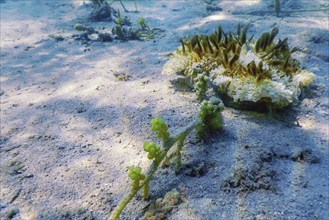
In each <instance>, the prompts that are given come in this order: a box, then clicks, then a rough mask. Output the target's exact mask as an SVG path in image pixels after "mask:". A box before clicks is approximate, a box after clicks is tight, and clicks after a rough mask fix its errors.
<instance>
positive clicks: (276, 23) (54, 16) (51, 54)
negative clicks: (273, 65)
mask: <svg viewBox="0 0 329 220" xmlns="http://www.w3.org/2000/svg"><path fill="white" fill-rule="evenodd" d="M125 5H126V7H127V8H128V9H130V10H133V9H134V3H133V2H126V3H125ZM0 7H1V11H0V12H1V76H0V77H1V78H0V83H1V89H0V98H1V137H0V153H1V155H0V171H1V176H0V188H1V193H0V219H7V218H12V219H107V218H108V216H109V215H110V213H111V211H112V210H113V209H114V207H115V206H116V205H117V204H118V203H119V201H120V200H121V199H122V198H123V197H124V196H125V195H127V194H128V192H129V190H130V184H131V183H130V180H129V178H128V175H127V173H128V168H129V167H130V166H132V165H139V166H141V167H142V168H143V169H144V170H145V169H147V167H148V166H149V164H150V161H149V160H148V159H147V157H146V153H145V152H144V151H143V143H144V141H151V140H155V139H156V136H155V134H154V133H152V132H151V131H150V120H151V119H152V118H154V117H162V118H163V119H164V120H166V121H167V123H168V124H169V126H170V130H171V131H173V132H174V133H175V131H177V130H178V129H180V128H181V127H184V126H186V125H187V124H188V123H189V122H190V121H192V120H193V119H194V118H195V117H196V115H197V113H198V106H199V104H198V102H197V101H196V97H195V94H194V93H192V92H189V91H180V90H179V89H177V88H175V87H174V86H173V84H172V83H171V81H172V80H173V79H175V78H176V77H177V76H165V75H161V71H162V67H163V66H164V64H165V62H166V61H167V60H168V58H167V57H166V55H167V54H168V53H170V52H172V51H175V49H176V48H177V47H178V46H179V42H178V39H179V38H184V37H185V36H186V35H193V34H210V33H213V32H214V31H215V28H217V26H218V25H222V27H223V28H224V30H226V31H235V30H236V26H237V24H238V23H241V24H247V23H250V24H251V25H250V30H249V34H250V35H251V34H254V35H255V37H259V36H260V35H261V34H262V33H263V32H266V31H270V30H271V29H272V28H274V27H278V28H279V29H280V33H279V36H278V37H279V38H281V39H283V38H285V37H288V38H289V44H290V45H292V46H298V47H299V48H300V50H299V51H298V52H297V53H296V54H295V57H296V58H297V59H299V60H300V61H301V64H302V66H304V67H305V68H307V69H308V70H310V71H312V72H314V73H315V74H316V75H317V80H316V81H315V82H314V83H313V84H312V85H311V87H310V89H308V90H307V91H305V94H303V97H302V99H301V101H300V103H299V105H297V106H294V107H292V108H291V109H289V110H288V111H286V112H284V113H283V114H282V118H281V119H282V120H279V119H278V118H271V117H268V116H266V114H252V113H248V112H244V111H240V110H235V109H232V108H226V109H225V110H224V111H223V117H224V120H225V126H224V129H223V131H221V132H219V133H217V134H215V135H212V136H210V137H209V138H208V139H207V140H206V141H203V142H200V141H198V140H197V139H196V138H195V134H191V135H190V137H189V138H188V140H187V142H186V146H185V148H184V150H183V158H182V159H183V168H182V172H181V173H179V174H178V175H176V174H175V172H174V171H173V170H172V169H171V168H164V169H161V170H160V171H159V172H158V173H157V174H156V175H155V177H154V179H153V181H152V183H151V192H150V193H151V200H150V201H143V200H142V199H141V198H140V197H137V198H136V199H134V200H133V201H132V202H131V203H130V204H129V205H128V207H127V208H126V210H125V212H124V213H123V214H122V219H134V218H136V217H140V216H141V215H142V214H143V212H144V209H143V208H145V207H146V206H147V205H148V204H150V202H154V200H156V198H159V197H163V196H164V195H165V193H166V192H168V191H170V190H171V189H173V188H176V189H177V190H178V191H179V192H180V195H181V196H180V197H181V198H180V203H179V204H177V206H175V207H174V208H173V209H172V211H171V212H170V213H168V214H167V218H168V219H177V220H194V219H195V220H196V219H202V220H203V219H214V220H217V219H232V220H235V219H299V220H302V219H305V220H306V219H328V216H329V193H328V192H329V149H328V147H329V146H328V143H329V142H328V137H329V133H328V131H329V128H328V118H329V112H328V105H329V104H328V94H329V93H328V91H329V90H328V85H329V84H328V83H329V82H328V76H329V51H328V50H329V49H328V48H329V47H328V46H329V45H328V44H329V35H328V30H329V26H328V25H329V24H328V11H327V12H325V11H324V12H312V11H310V12H294V13H283V14H282V15H281V16H280V17H276V16H275V14H274V13H271V11H273V2H272V1H261V0H253V1H214V2H212V3H206V2H204V1H137V8H138V11H139V12H138V13H133V12H129V13H124V12H123V10H122V8H121V6H120V4H119V3H118V2H115V3H114V4H113V8H115V9H120V11H121V14H122V16H128V17H130V19H131V21H132V22H133V23H134V24H135V25H136V23H137V21H138V19H139V18H141V17H144V18H145V19H146V21H147V22H148V24H149V26H150V27H152V28H160V29H162V30H163V31H162V32H160V33H158V34H157V35H156V36H155V37H154V39H144V40H142V41H127V42H122V41H120V40H114V41H112V42H106V43H105V42H100V41H97V40H91V41H89V42H82V41H79V40H75V38H74V37H73V35H74V34H79V32H78V31H76V30H75V29H74V25H75V24H77V23H81V24H84V25H87V26H92V27H94V28H95V29H96V30H102V31H105V32H109V33H110V32H111V29H112V28H113V27H114V26H115V23H114V22H113V21H99V22H95V21H91V20H89V19H88V16H89V14H90V12H91V11H92V8H91V6H90V4H89V2H87V1H86V2H85V4H84V2H83V1H68V0H66V1H64V0H57V1H38V0H29V1H14V0H12V1H10V0H6V1H2V2H1V3H0ZM323 7H326V8H328V2H327V1H325V0H314V1H306V0H303V1H293V0H287V1H284V3H283V4H282V8H283V9H285V10H301V9H310V8H323ZM207 8H208V10H207ZM283 9H282V10H283ZM50 35H55V36H58V35H60V36H62V37H63V40H62V41H56V39H54V38H52V37H50ZM297 121H298V123H297ZM246 187H247V188H246ZM248 187H249V188H248Z"/></svg>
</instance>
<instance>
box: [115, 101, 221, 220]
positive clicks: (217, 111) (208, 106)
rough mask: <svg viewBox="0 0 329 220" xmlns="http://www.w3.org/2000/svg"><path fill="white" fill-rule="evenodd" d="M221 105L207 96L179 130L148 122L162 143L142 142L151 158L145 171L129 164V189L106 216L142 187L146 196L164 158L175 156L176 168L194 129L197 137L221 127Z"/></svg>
mask: <svg viewBox="0 0 329 220" xmlns="http://www.w3.org/2000/svg"><path fill="white" fill-rule="evenodd" d="M223 107H224V106H223V104H222V103H221V101H220V100H219V99H215V98H211V99H210V100H209V101H203V102H202V103H201V108H200V113H199V116H198V117H197V118H196V119H195V120H194V121H193V122H192V123H191V124H189V125H188V126H187V127H185V128H183V130H181V131H180V132H178V133H177V134H175V135H172V134H171V133H170V132H169V130H168V125H167V124H166V123H165V121H164V120H162V119H161V118H155V119H153V120H152V121H151V124H152V130H153V131H154V132H156V133H157V136H158V137H159V138H160V139H161V140H162V144H157V143H155V142H145V143H144V150H145V151H146V152H147V158H148V159H150V160H152V164H151V166H150V167H149V169H148V171H147V172H146V173H143V172H142V169H141V167H139V166H132V167H130V170H129V174H128V176H129V177H130V179H131V180H132V185H131V192H130V194H129V195H127V196H126V197H125V198H124V199H123V200H122V201H121V202H120V204H119V205H118V206H117V207H116V209H115V210H114V211H113V212H112V215H111V216H110V219H111V220H115V219H118V218H119V216H120V214H121V212H122V211H123V209H124V208H125V207H126V206H127V204H128V203H129V202H130V201H131V200H132V199H133V198H134V197H135V196H136V195H137V193H138V192H139V191H140V190H141V189H143V198H144V199H147V198H148V194H149V188H150V182H151V180H152V178H153V176H154V174H155V172H156V171H157V170H158V168H159V167H160V165H161V164H162V163H163V162H164V161H168V160H170V159H174V158H176V160H175V162H176V170H178V169H179V166H180V164H181V151H182V148H183V146H184V141H185V139H186V137H187V136H188V135H189V134H190V133H191V132H192V131H193V130H194V129H195V130H196V132H197V134H198V135H199V136H204V135H205V134H206V133H208V132H211V131H216V130H219V129H221V128H222V126H223V118H222V115H221V111H222V110H223ZM175 144H177V147H176V149H175V150H174V152H173V153H172V154H171V155H167V154H168V152H169V150H170V149H172V148H173V146H175Z"/></svg>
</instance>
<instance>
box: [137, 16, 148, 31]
mask: <svg viewBox="0 0 329 220" xmlns="http://www.w3.org/2000/svg"><path fill="white" fill-rule="evenodd" d="M138 24H139V26H140V27H141V28H142V30H150V27H149V25H148V24H147V22H146V20H145V18H143V17H141V18H140V19H139V20H138Z"/></svg>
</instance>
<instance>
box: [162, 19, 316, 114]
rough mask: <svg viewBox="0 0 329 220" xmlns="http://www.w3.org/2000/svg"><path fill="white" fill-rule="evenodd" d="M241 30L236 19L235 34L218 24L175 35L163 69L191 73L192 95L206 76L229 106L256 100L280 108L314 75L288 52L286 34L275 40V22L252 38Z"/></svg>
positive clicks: (290, 100) (186, 74)
mask: <svg viewBox="0 0 329 220" xmlns="http://www.w3.org/2000/svg"><path fill="white" fill-rule="evenodd" d="M247 31H248V26H246V27H245V28H241V26H240V25H238V28H237V33H236V34H233V33H232V32H229V33H228V34H227V33H225V32H224V31H223V29H222V28H221V27H219V28H218V29H217V30H216V32H215V33H214V34H211V35H209V36H204V35H200V36H199V35H195V36H194V37H192V38H191V39H189V40H186V41H184V40H182V39H181V40H180V43H181V47H179V48H178V49H177V51H176V52H175V53H174V54H173V56H172V58H171V59H170V60H169V61H168V62H167V63H166V64H165V66H164V69H163V73H164V74H183V75H185V76H186V77H189V78H191V82H193V83H194V84H195V86H194V87H195V90H196V92H197V93H198V94H197V95H198V98H200V97H201V96H202V95H203V94H204V88H202V89H200V85H205V84H206V83H205V82H204V81H205V79H206V77H207V79H208V80H209V81H210V82H211V83H212V84H213V85H214V86H215V88H216V89H217V90H218V91H217V92H219V94H221V95H223V96H225V97H226V99H229V100H230V102H231V103H235V104H237V105H235V106H239V104H242V103H243V104H245V103H254V104H255V103H256V104H257V103H258V104H263V105H265V106H266V107H268V108H279V109H280V108H284V107H286V106H288V105H290V104H292V103H294V102H297V101H298V97H299V96H300V93H301V89H302V88H303V87H306V86H308V85H309V84H310V83H311V82H313V81H314V80H315V75H314V74H313V73H312V72H310V71H307V70H303V69H302V68H301V67H300V63H299V62H298V61H297V60H296V59H294V58H293V57H292V54H293V53H294V52H296V51H297V50H298V48H296V47H295V48H292V49H290V48H289V45H288V43H287V41H288V39H287V38H285V39H284V40H280V39H279V40H278V41H275V37H276V36H277V34H278V33H279V29H278V28H274V29H273V30H272V31H271V32H267V33H264V34H263V35H262V36H261V37H260V38H259V39H258V40H253V37H250V38H247ZM200 80H201V81H200ZM200 91H201V92H200ZM200 94H201V95H200ZM223 101H224V103H225V100H223ZM240 107H243V106H241V105H240Z"/></svg>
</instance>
